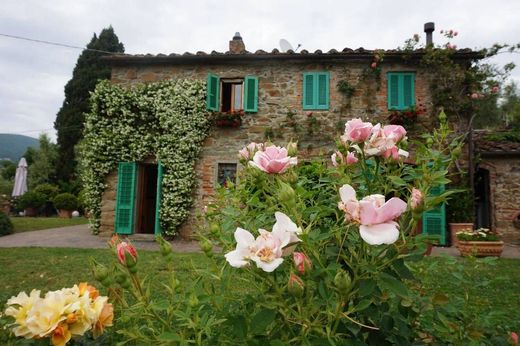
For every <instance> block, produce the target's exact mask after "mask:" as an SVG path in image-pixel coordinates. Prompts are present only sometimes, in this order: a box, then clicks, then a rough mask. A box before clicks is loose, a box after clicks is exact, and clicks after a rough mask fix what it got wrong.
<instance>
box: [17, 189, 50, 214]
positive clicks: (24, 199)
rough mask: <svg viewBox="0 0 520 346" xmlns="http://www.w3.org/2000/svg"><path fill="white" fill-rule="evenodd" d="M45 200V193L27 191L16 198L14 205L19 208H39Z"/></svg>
mask: <svg viewBox="0 0 520 346" xmlns="http://www.w3.org/2000/svg"><path fill="white" fill-rule="evenodd" d="M45 202H46V199H45V195H43V194H41V193H39V192H35V191H28V192H26V193H24V194H23V195H22V196H21V197H19V198H18V199H17V200H16V207H17V208H18V209H21V210H23V209H27V208H36V209H40V208H41V207H43V206H44V205H45Z"/></svg>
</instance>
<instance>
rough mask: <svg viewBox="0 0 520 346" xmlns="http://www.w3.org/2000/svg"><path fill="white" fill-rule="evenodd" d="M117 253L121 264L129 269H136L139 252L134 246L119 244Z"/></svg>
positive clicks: (125, 243)
mask: <svg viewBox="0 0 520 346" xmlns="http://www.w3.org/2000/svg"><path fill="white" fill-rule="evenodd" d="M116 252H117V259H118V260H119V263H121V264H122V265H124V266H125V267H127V268H133V267H135V265H136V264H137V251H136V249H135V248H134V247H133V246H132V244H129V243H127V242H125V241H123V242H121V243H119V244H117V247H116Z"/></svg>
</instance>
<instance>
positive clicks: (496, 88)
mask: <svg viewBox="0 0 520 346" xmlns="http://www.w3.org/2000/svg"><path fill="white" fill-rule="evenodd" d="M499 90H500V88H499V87H498V85H495V86H494V87H493V88H492V89H491V92H492V93H493V94H496V93H498V91H499Z"/></svg>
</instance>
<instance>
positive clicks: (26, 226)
mask: <svg viewBox="0 0 520 346" xmlns="http://www.w3.org/2000/svg"><path fill="white" fill-rule="evenodd" d="M11 222H12V223H13V226H14V233H20V232H29V231H38V230H41V229H48V228H57V227H66V226H75V225H83V224H86V223H88V220H87V219H86V218H84V217H75V218H71V219H62V218H59V217H11Z"/></svg>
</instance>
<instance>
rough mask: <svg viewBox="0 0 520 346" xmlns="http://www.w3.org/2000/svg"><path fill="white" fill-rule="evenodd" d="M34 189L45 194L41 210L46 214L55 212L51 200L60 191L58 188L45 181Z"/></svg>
mask: <svg viewBox="0 0 520 346" xmlns="http://www.w3.org/2000/svg"><path fill="white" fill-rule="evenodd" d="M34 191H35V192H38V193H41V194H42V195H44V196H45V205H44V206H43V207H42V210H41V212H42V213H43V214H45V215H46V216H50V215H52V214H55V213H56V212H55V210H54V206H53V202H52V201H53V200H54V197H56V196H57V195H58V193H60V189H59V188H58V187H57V186H56V185H52V184H48V183H45V184H40V185H38V186H36V187H35V188H34Z"/></svg>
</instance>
